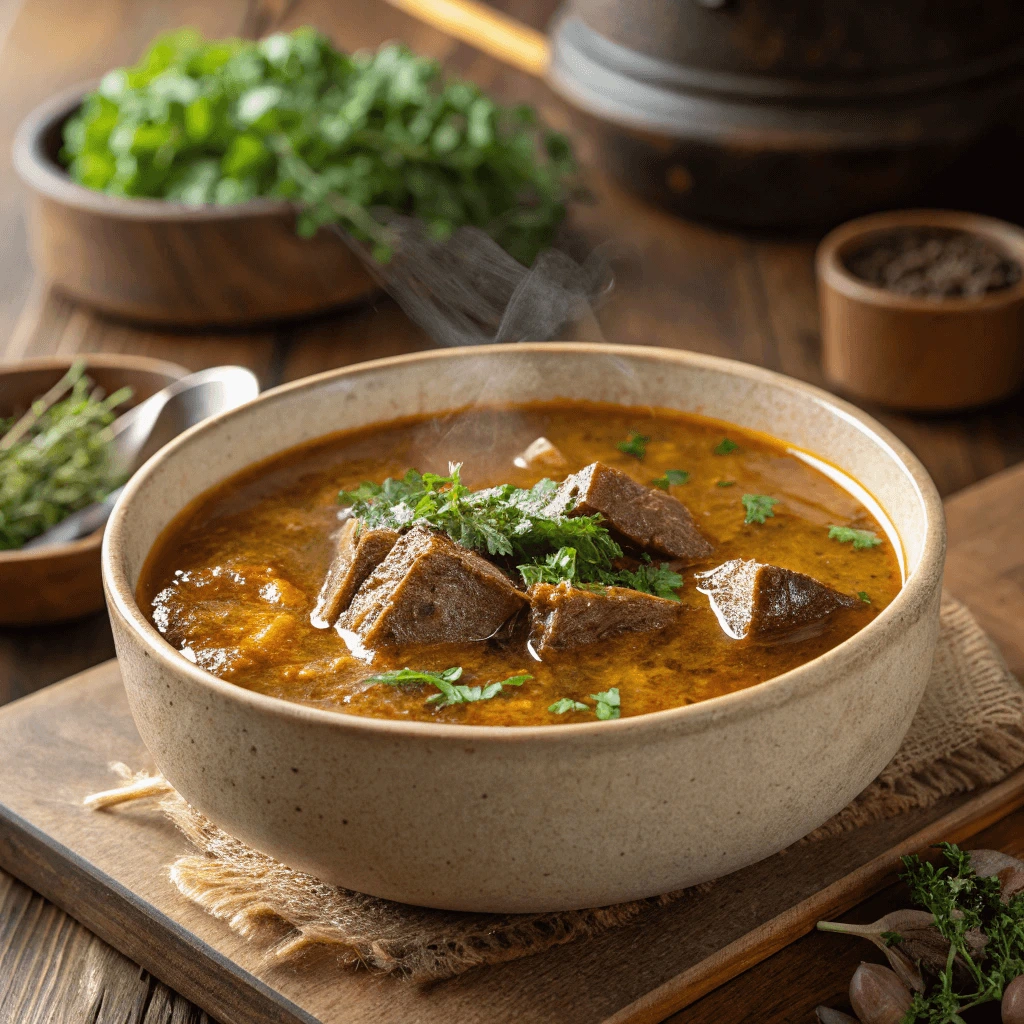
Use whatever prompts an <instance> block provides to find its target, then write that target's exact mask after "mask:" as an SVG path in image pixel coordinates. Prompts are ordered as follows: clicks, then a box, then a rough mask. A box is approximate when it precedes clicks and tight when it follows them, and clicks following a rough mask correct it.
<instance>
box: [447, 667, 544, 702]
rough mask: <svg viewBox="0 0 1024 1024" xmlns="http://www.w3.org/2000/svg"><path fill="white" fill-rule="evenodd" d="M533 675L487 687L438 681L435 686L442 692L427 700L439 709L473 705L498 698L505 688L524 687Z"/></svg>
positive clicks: (491, 684) (502, 681) (510, 677)
mask: <svg viewBox="0 0 1024 1024" xmlns="http://www.w3.org/2000/svg"><path fill="white" fill-rule="evenodd" d="M532 678H533V676H531V675H525V674H524V675H519V676H509V677H508V679H502V680H501V681H500V682H496V683H488V684H487V685H486V686H465V685H462V684H459V685H458V686H454V685H452V684H451V683H450V682H448V681H447V680H442V679H439V680H436V681H435V683H434V685H435V686H436V687H437V688H438V689H439V690H440V691H441V692H440V693H435V694H433V695H431V696H430V697H428V698H427V703H428V704H436V705H437V706H438V707H439V708H446V707H450V706H451V705H452V704H473V703H475V702H476V701H480V700H490V699H491V698H492V697H497V696H498V694H499V693H501V691H502V688H503V687H505V686H522V685H523V683H525V682H527V680H530V679H532Z"/></svg>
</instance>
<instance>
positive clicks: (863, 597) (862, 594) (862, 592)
mask: <svg viewBox="0 0 1024 1024" xmlns="http://www.w3.org/2000/svg"><path fill="white" fill-rule="evenodd" d="M857 596H858V597H859V598H860V599H861V600H862V601H863V602H864V603H865V604H871V598H870V597H869V596H868V593H867V591H865V590H858V591H857Z"/></svg>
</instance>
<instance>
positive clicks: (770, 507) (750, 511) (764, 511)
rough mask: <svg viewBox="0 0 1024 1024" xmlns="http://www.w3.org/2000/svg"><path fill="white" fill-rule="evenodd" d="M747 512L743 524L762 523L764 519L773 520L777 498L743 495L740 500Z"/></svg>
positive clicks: (764, 495) (763, 495) (765, 495)
mask: <svg viewBox="0 0 1024 1024" xmlns="http://www.w3.org/2000/svg"><path fill="white" fill-rule="evenodd" d="M740 500H741V501H742V502H743V507H744V508H745V509H746V510H747V514H746V517H745V518H744V520H743V522H744V523H763V522H764V521H765V520H766V519H774V518H775V511H774V507H775V506H776V505H778V503H779V499H778V498H770V497H768V495H767V494H744V495H743V497H742V498H741V499H740Z"/></svg>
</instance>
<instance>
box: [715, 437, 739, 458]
mask: <svg viewBox="0 0 1024 1024" xmlns="http://www.w3.org/2000/svg"><path fill="white" fill-rule="evenodd" d="M737 448H739V445H738V444H737V443H736V442H735V441H730V440H729V438H727V437H723V438H722V440H721V441H719V442H718V444H716V445H715V448H714V452H715V454H716V455H728V454H729V452H734V451H736V449H737Z"/></svg>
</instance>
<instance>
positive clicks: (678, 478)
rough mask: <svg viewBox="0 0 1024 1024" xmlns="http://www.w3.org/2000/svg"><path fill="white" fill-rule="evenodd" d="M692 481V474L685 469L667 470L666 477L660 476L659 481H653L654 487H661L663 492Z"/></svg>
mask: <svg viewBox="0 0 1024 1024" xmlns="http://www.w3.org/2000/svg"><path fill="white" fill-rule="evenodd" d="M689 479H690V474H689V473H687V472H686V470H685V469H666V470H665V474H664V476H659V477H658V478H657V480H652V481H651V486H652V487H660V488H661V489H662V490H663V491H667V490H668V489H669V488H670V487H678V486H679V485H680V484H685V483H686V481H687V480H689Z"/></svg>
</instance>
